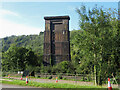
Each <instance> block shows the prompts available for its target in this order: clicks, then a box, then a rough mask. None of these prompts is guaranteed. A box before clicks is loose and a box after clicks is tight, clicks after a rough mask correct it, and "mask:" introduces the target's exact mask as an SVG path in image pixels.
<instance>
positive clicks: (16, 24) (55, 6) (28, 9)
mask: <svg viewBox="0 0 120 90" xmlns="http://www.w3.org/2000/svg"><path fill="white" fill-rule="evenodd" d="M95 4H97V5H98V7H101V6H103V7H104V9H105V8H116V9H117V10H118V2H2V4H0V25H1V27H2V32H0V38H3V37H6V36H11V35H30V34H39V32H40V31H44V29H45V21H44V16H64V15H69V16H70V24H69V26H70V28H69V29H70V30H73V29H76V30H78V29H79V24H78V22H79V21H78V19H79V16H78V14H77V13H76V11H75V10H76V8H80V7H81V5H85V6H86V7H87V8H93V7H94V6H95Z"/></svg>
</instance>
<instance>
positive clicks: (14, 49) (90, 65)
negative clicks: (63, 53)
mask: <svg viewBox="0 0 120 90" xmlns="http://www.w3.org/2000/svg"><path fill="white" fill-rule="evenodd" d="M76 11H77V13H78V15H79V17H80V19H79V21H80V22H79V26H80V30H73V31H71V32H70V48H71V50H70V51H71V62H68V61H63V62H61V63H59V64H57V65H53V66H51V65H50V66H44V65H43V39H44V38H43V37H44V33H42V32H41V33H40V34H39V35H28V36H25V35H23V36H11V37H5V38H3V39H0V42H2V44H3V45H2V46H3V47H2V48H0V50H1V51H2V66H3V67H2V70H3V71H9V70H11V71H18V70H26V69H28V68H31V70H35V72H37V73H50V74H56V73H57V74H60V73H68V74H69V73H71V74H83V75H84V74H89V75H91V76H94V80H95V84H98V85H102V84H103V83H105V81H106V80H107V78H108V77H115V78H116V80H117V82H118V79H119V78H120V77H119V75H120V54H119V53H120V45H119V44H120V29H119V28H120V25H119V23H118V19H117V15H118V13H117V11H116V10H114V9H109V10H105V9H103V8H98V7H97V6H95V8H92V9H89V10H88V11H87V9H86V7H85V6H82V7H81V8H80V9H77V10H76ZM1 40H2V41H1ZM23 66H24V67H23ZM33 66H35V68H32V67H33ZM50 78H51V77H50ZM83 80H84V78H83ZM88 80H91V78H90V77H88Z"/></svg>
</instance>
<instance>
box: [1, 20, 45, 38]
mask: <svg viewBox="0 0 120 90" xmlns="http://www.w3.org/2000/svg"><path fill="white" fill-rule="evenodd" d="M40 31H43V29H41V28H35V27H31V26H26V25H24V24H18V23H15V22H11V21H8V20H6V19H4V18H0V38H3V37H6V36H11V35H30V34H39V32H40Z"/></svg>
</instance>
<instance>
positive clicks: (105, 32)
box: [74, 6, 119, 85]
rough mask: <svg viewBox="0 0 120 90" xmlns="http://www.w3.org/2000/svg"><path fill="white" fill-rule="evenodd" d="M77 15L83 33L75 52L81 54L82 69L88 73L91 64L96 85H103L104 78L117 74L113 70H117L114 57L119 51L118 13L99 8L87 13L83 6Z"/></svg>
mask: <svg viewBox="0 0 120 90" xmlns="http://www.w3.org/2000/svg"><path fill="white" fill-rule="evenodd" d="M77 13H78V14H79V16H80V20H79V21H80V24H79V25H80V28H81V30H82V33H80V34H78V35H76V37H75V41H74V42H75V44H74V47H76V48H77V49H76V50H75V52H76V54H79V57H78V58H79V60H81V64H80V65H81V68H83V70H85V71H86V69H85V67H86V66H89V64H90V67H91V71H94V76H95V84H96V83H97V84H99V85H101V84H102V80H103V78H104V77H105V76H106V77H107V75H108V74H109V75H111V73H115V72H116V71H111V70H114V69H115V68H116V69H117V65H116V64H117V62H116V61H118V59H115V57H116V55H114V53H115V52H116V49H117V50H118V46H116V45H117V43H116V40H115V39H117V38H118V36H117V35H119V31H118V20H117V18H116V16H117V12H116V11H115V10H111V9H109V10H106V11H105V10H104V9H102V8H97V6H96V7H95V8H93V9H89V10H88V11H87V10H86V7H85V6H82V7H81V8H80V9H77ZM116 37H117V38H116ZM117 40H118V39H117ZM118 41H119V40H118ZM111 51H112V52H111ZM117 53H118V52H117ZM106 65H107V67H106ZM103 67H104V68H105V69H104V68H103ZM88 68H89V67H88ZM109 68H110V69H109ZM108 69H109V70H108ZM102 70H104V73H103V72H102ZM87 71H89V70H87ZM105 73H107V75H105ZM103 75H105V76H103Z"/></svg>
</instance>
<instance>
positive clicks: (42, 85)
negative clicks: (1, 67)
mask: <svg viewBox="0 0 120 90" xmlns="http://www.w3.org/2000/svg"><path fill="white" fill-rule="evenodd" d="M8 80H11V79H5V80H3V81H2V83H3V84H12V85H21V86H32V87H40V88H83V89H84V88H86V89H87V88H88V89H89V90H90V88H91V90H93V89H102V90H106V89H107V88H105V87H101V86H80V85H75V84H68V83H64V84H62V83H40V82H33V81H29V83H28V84H26V81H23V80H12V81H8ZM114 90H118V89H114Z"/></svg>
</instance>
